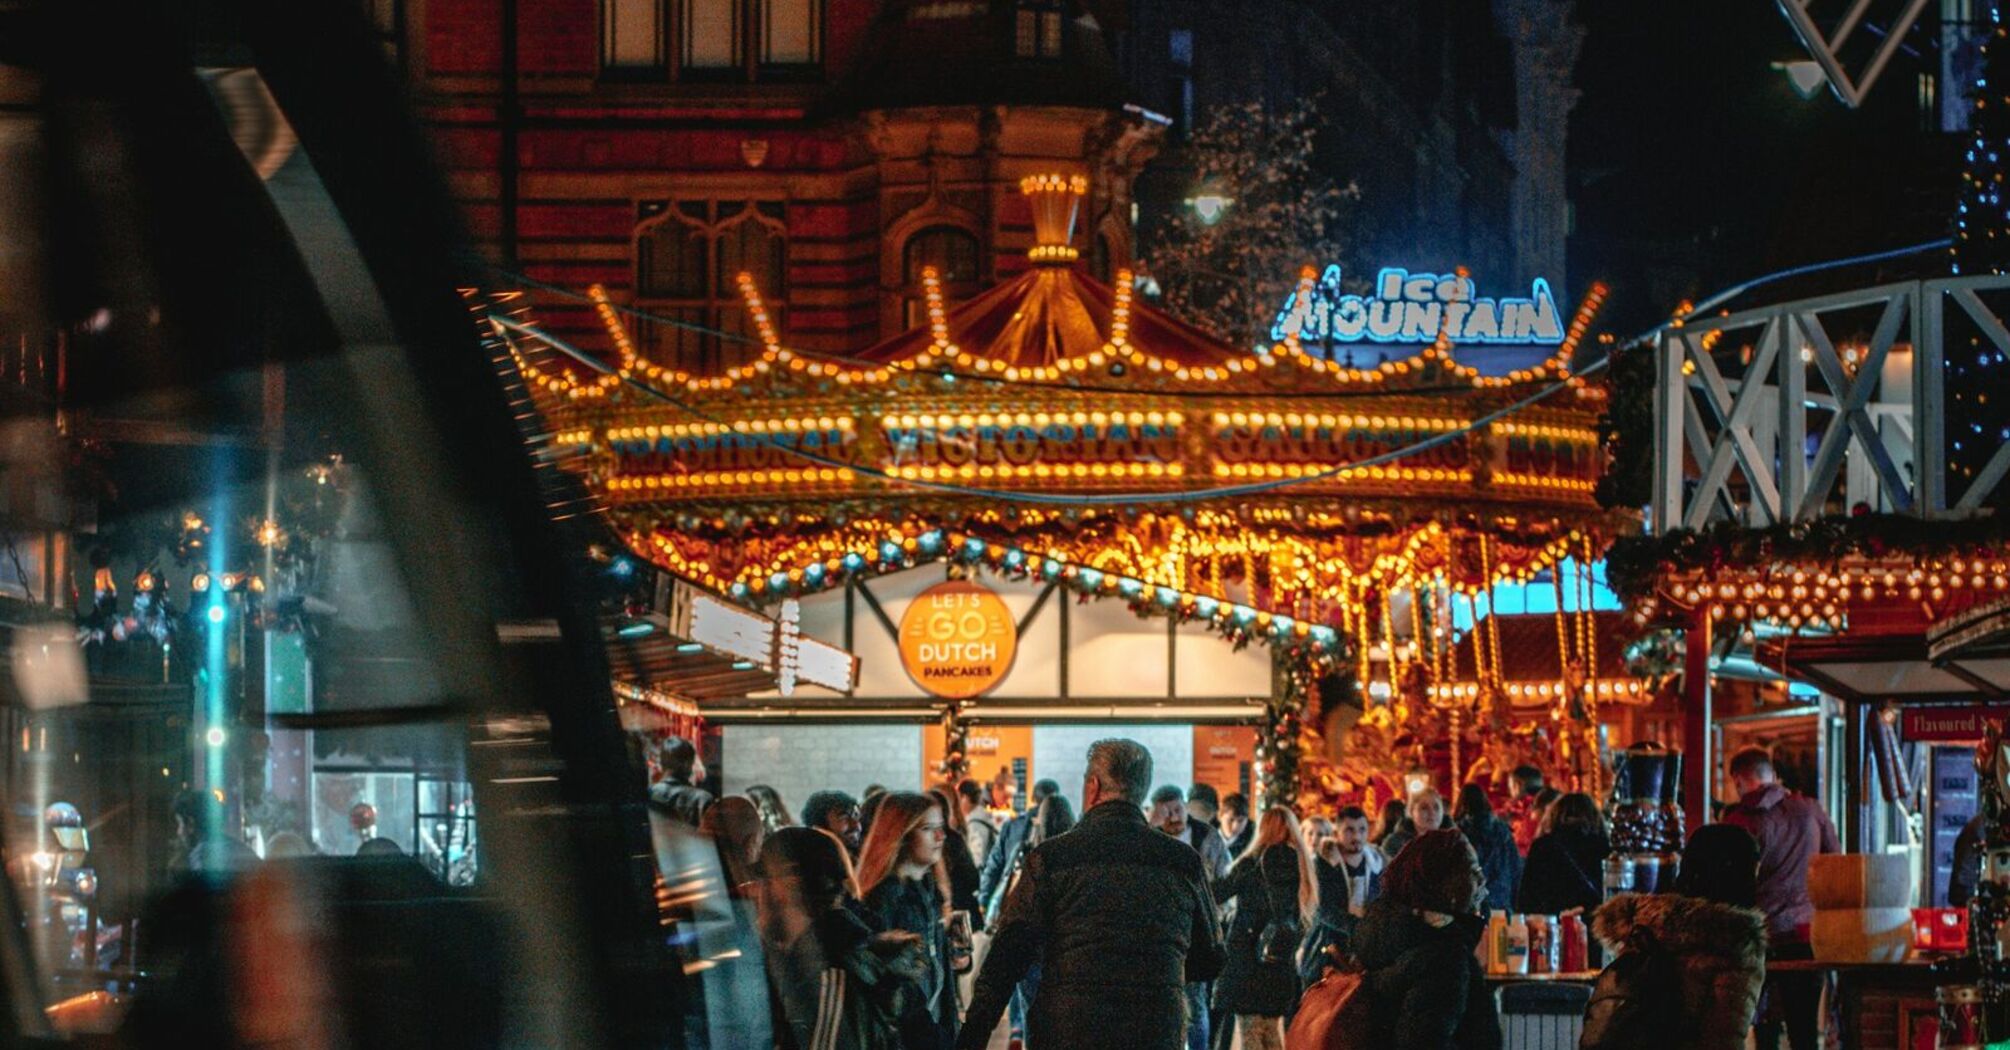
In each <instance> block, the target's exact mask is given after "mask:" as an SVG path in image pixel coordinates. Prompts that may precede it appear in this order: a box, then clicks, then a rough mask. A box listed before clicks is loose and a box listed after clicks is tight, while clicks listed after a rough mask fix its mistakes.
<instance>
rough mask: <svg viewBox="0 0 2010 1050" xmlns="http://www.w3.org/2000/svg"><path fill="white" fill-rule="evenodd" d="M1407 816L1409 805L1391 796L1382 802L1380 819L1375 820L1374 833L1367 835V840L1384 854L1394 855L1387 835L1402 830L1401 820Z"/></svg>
mask: <svg viewBox="0 0 2010 1050" xmlns="http://www.w3.org/2000/svg"><path fill="white" fill-rule="evenodd" d="M1408 816H1409V807H1407V806H1405V805H1404V804H1403V800H1402V799H1400V798H1392V799H1390V800H1389V801H1387V802H1384V803H1382V816H1381V819H1379V820H1377V821H1376V822H1375V833H1374V834H1373V835H1370V836H1369V837H1368V841H1369V842H1371V843H1373V844H1374V845H1375V846H1376V848H1378V849H1380V850H1381V851H1382V853H1383V855H1384V856H1391V857H1393V856H1395V851H1393V850H1391V849H1390V848H1389V846H1388V842H1389V837H1390V836H1391V835H1394V834H1395V833H1396V832H1398V831H1401V830H1403V821H1404V819H1405V818H1407V817H1408Z"/></svg>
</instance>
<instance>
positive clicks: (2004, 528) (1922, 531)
mask: <svg viewBox="0 0 2010 1050" xmlns="http://www.w3.org/2000/svg"><path fill="white" fill-rule="evenodd" d="M2006 542H2010V519H2006V518H1999V517H1986V518H1968V519H1964V520H1961V521H1942V522H1934V523H1933V524H1932V525H1931V526H1930V527H1929V526H1927V525H1925V524H1924V523H1922V522H1921V521H1920V520H1919V519H1918V518H1914V517H1909V516H1906V515H1902V514H1859V515H1856V516H1854V517H1847V518H1843V517H1829V518H1817V519H1815V520H1814V521H1803V522H1794V523H1792V524H1788V525H1775V526H1773V527H1771V528H1764V529H1754V528H1751V527H1748V526H1745V525H1741V524H1739V523H1737V522H1732V521H1720V522H1717V523H1715V524H1712V525H1710V526H1708V527H1706V528H1704V529H1702V530H1700V531H1691V530H1688V529H1677V530H1675V531H1673V532H1670V533H1667V534H1665V535H1661V536H1626V537H1621V538H1620V539H1618V540H1615V541H1613V544H1612V549H1611V550H1609V551H1607V552H1606V555H1605V578H1606V581H1607V582H1608V583H1609V584H1610V585H1611V587H1612V590H1613V592H1614V593H1615V594H1617V595H1618V596H1619V597H1620V599H1621V600H1622V601H1625V602H1627V603H1629V604H1637V603H1639V602H1642V601H1645V600H1646V599H1648V598H1650V597H1653V595H1654V593H1655V590H1656V589H1657V588H1658V587H1659V586H1660V584H1661V582H1662V581H1663V580H1664V579H1666V578H1667V577H1668V576H1670V575H1673V574H1675V573H1682V572H1694V571H1704V572H1710V571H1715V570H1720V569H1729V568H1739V567H1750V566H1763V565H1775V564H1801V565H1834V564H1837V563H1839V562H1841V561H1842V560H1843V559H1845V558H1871V559H1886V558H1894V557H1895V558H1907V559H1911V560H1913V561H1920V562H1924V561H1930V560H1944V559H1947V558H1952V557H1956V556H1958V555H1962V554H1967V553H1972V552H1974V551H1976V550H1977V549H1984V548H1990V547H2001V546H2002V545H2003V544H2004V543H2006Z"/></svg>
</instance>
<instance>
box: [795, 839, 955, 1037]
mask: <svg viewBox="0 0 2010 1050" xmlns="http://www.w3.org/2000/svg"><path fill="white" fill-rule="evenodd" d="M761 868H762V870H763V871H765V872H766V873H767V881H766V882H765V883H764V884H763V887H762V893H761V943H762V946H763V947H764V948H765V949H766V955H767V962H768V976H769V979H770V980H771V981H772V982H773V986H774V990H775V998H776V1000H777V1001H778V1002H779V1004H780V1006H781V1016H780V1017H779V1018H778V1025H777V1027H778V1028H779V1029H780V1030H781V1032H782V1034H783V1038H780V1039H778V1040H776V1042H777V1043H778V1044H779V1045H782V1046H788V1047H794V1048H796V1050H897V1048H898V1047H899V1046H900V1033H899V1027H898V1020H899V1017H900V997H901V995H902V994H903V991H904V988H905V985H906V982H907V980H908V979H909V978H911V976H912V975H913V974H915V973H916V972H918V971H919V967H920V949H921V945H920V941H919V939H918V938H916V937H915V936H914V935H913V934H911V933H902V932H895V933H879V932H876V931H875V930H874V929H873V928H872V926H871V925H869V924H868V923H867V922H866V920H865V919H864V918H862V917H861V916H860V915H859V913H858V911H857V906H858V880H857V878H856V877H855V876H854V875H853V874H852V867H851V857H850V855H849V854H848V853H847V852H846V850H845V846H844V843H843V842H842V841H840V840H839V839H838V837H837V836H836V835H833V834H831V833H830V832H828V831H825V830H823V829H821V828H802V827H793V826H792V827H786V828H782V829H780V830H778V831H776V832H775V833H774V834H773V835H770V836H769V837H768V840H767V841H766V842H765V843H763V844H762V846H761Z"/></svg>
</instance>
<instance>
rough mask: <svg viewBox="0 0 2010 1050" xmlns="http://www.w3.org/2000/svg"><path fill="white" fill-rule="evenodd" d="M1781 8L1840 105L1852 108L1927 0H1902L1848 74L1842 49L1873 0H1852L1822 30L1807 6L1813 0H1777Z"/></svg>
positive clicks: (1862, 96) (1901, 41) (1896, 51)
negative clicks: (1860, 65)
mask: <svg viewBox="0 0 2010 1050" xmlns="http://www.w3.org/2000/svg"><path fill="white" fill-rule="evenodd" d="M1779 2H1780V11H1781V12H1782V13H1784V14H1785V15H1786V16H1787V21H1788V22H1789V23H1791V24H1792V25H1793V27H1794V33H1795V34H1796V35H1797V36H1799V37H1800V38H1801V45H1802V46H1803V47H1806V48H1807V49H1808V57H1810V58H1812V59H1814V60H1815V63H1816V64H1817V65H1819V66H1821V67H1822V75H1824V76H1826V77H1827V78H1828V81H1829V89H1830V90H1831V91H1834V92H1835V94H1836V97H1837V98H1839V99H1841V100H1842V103H1843V105H1846V106H1848V107H1850V108H1851V109H1855V108H1856V107H1858V106H1859V105H1862V104H1863V99H1864V96H1865V95H1868V94H1870V89H1871V87H1872V86H1873V85H1875V84H1876V83H1877V78H1878V76H1879V75H1880V74H1882V73H1883V72H1884V67H1885V66H1886V65H1888V64H1889V63H1890V62H1891V59H1892V56H1893V55H1895V54H1897V53H1898V49H1899V48H1900V47H1901V46H1903V45H1904V43H1905V35H1906V34H1907V33H1909V32H1911V31H1912V24H1913V23H1914V22H1916V21H1918V20H1919V15H1920V12H1922V11H1924V10H1926V0H1904V7H1903V8H1901V9H1900V10H1899V12H1898V15H1897V17H1896V18H1894V19H1892V21H1891V24H1890V25H1888V26H1886V27H1885V31H1884V33H1883V37H1882V39H1880V40H1879V41H1878V44H1877V47H1876V49H1875V50H1873V51H1872V52H1871V54H1870V58H1869V60H1868V61H1866V62H1865V63H1864V65H1863V68H1862V70H1861V72H1859V73H1857V74H1856V75H1855V76H1851V75H1850V74H1849V72H1848V71H1846V70H1844V69H1843V62H1842V49H1843V45H1844V44H1847V43H1848V42H1849V38H1850V35H1851V34H1852V33H1854V32H1856V29H1857V27H1858V26H1860V25H1862V24H1863V17H1864V15H1865V14H1866V13H1868V12H1869V11H1870V5H1871V3H1872V0H1851V3H1850V5H1849V10H1848V11H1846V12H1844V13H1843V17H1842V20H1841V21H1839V22H1837V23H1836V25H1835V28H1834V29H1833V30H1832V31H1830V32H1828V33H1823V32H1822V30H1821V27H1820V26H1818V25H1816V24H1815V19H1814V15H1813V14H1812V13H1811V12H1810V11H1809V10H1808V9H1809V8H1810V7H1812V6H1813V4H1814V0H1779Z"/></svg>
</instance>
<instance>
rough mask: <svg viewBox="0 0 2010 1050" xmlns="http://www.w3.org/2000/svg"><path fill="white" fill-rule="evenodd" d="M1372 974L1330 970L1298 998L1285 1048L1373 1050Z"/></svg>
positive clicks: (1285, 1039) (1290, 1049)
mask: <svg viewBox="0 0 2010 1050" xmlns="http://www.w3.org/2000/svg"><path fill="white" fill-rule="evenodd" d="M1368 1013H1369V1004H1368V975H1367V974H1366V973H1363V972H1362V971H1360V970H1358V969H1346V970H1329V971H1327V974H1326V976H1324V977H1321V978H1320V979H1319V983H1317V984H1315V985H1313V986H1312V987H1310V988H1307V989H1306V990H1305V995H1304V996H1303V997H1302V998H1300V999H1299V1000H1298V1013H1297V1014H1295V1015H1293V1017H1292V1018H1291V1028H1290V1030H1288V1031H1286V1032H1285V1033H1284V1050H1370V1046H1369V1033H1368V1024H1369V1020H1368Z"/></svg>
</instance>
